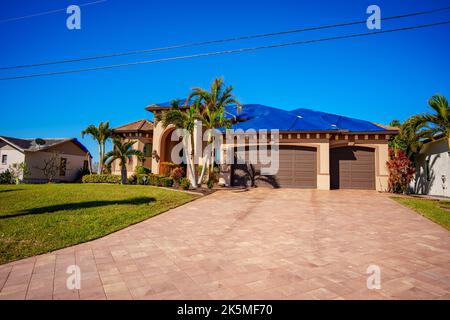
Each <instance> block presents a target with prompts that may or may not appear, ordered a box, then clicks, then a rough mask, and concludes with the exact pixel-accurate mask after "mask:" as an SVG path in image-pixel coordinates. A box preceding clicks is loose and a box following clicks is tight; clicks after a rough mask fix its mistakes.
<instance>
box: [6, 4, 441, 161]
mask: <svg viewBox="0 0 450 320" xmlns="http://www.w3.org/2000/svg"><path fill="white" fill-rule="evenodd" d="M90 1H92V0H72V1H63V0H53V1H51V0H40V1H33V0H28V1H26V0H2V1H1V2H0V20H4V19H8V18H14V17H19V16H24V15H28V14H33V13H37V12H43V11H48V10H53V9H61V8H65V7H67V6H68V5H70V4H81V3H86V2H90ZM370 4H377V5H379V6H380V7H381V11H382V17H383V16H390V15H396V14H401V13H408V12H414V11H420V10H425V9H430V8H438V7H445V6H449V5H450V2H449V1H437V0H436V1H427V2H425V1H423V0H417V1H407V0H402V1H400V0H399V1H392V0H390V1H322V0H317V1H282V0H278V1H263V0H258V1H256V0H249V1H234V0H229V1H226V2H223V1H220V2H217V1H214V2H212V1H195V0H191V1H181V0H176V1H124V0H107V1H106V2H104V3H100V4H95V5H90V6H85V7H82V8H81V13H82V20H81V26H82V29H81V30H68V29H67V28H66V17H67V14H66V13H65V12H58V13H53V14H48V15H44V16H38V17H34V18H28V19H22V20H17V21H11V22H4V23H0V41H1V50H0V65H1V66H9V65H17V64H24V63H36V62H43V61H48V60H59V59H66V58H73V57H85V56H91V55H97V54H105V53H110V52H116V51H128V50H135V49H145V48H152V47H159V46H165V45H171V44H178V43H184V42H192V41H201V40H210V39H218V38H224V37H229V36H238V35H246V34H256V33H264V32H272V31H282V30H287V29H292V28H301V27H308V26H316V25H324V24H332V23H339V22H345V21H353V20H363V19H366V17H367V16H368V15H367V14H366V8H367V6H368V5H370ZM444 20H450V11H448V12H445V13H439V14H434V15H429V16H419V17H413V18H406V19H401V20H398V21H385V22H382V29H389V28H397V27H400V26H407V25H414V24H422V23H429V22H435V21H444ZM367 31H368V30H367V28H366V26H365V25H358V26H353V27H345V28H339V29H335V30H322V31H314V32H306V33H302V34H296V35H295V34H294V35H289V36H282V37H277V38H273V39H259V40H252V41H242V42H235V43H228V44H221V45H210V46H205V47H196V48H189V49H183V50H171V51H166V52H159V53H147V54H139V55H134V56H128V57H120V58H115V59H105V60H97V61H89V62H83V63H74V64H66V65H59V66H54V67H52V68H51V70H63V69H68V68H79V67H89V66H96V65H105V64H116V63H122V62H127V61H138V60H149V59H154V58H160V57H167V56H176V55H183V54H190V53H196V52H208V51H217V50H223V49H228V48H231V49H232V48H239V47H246V46H253V45H259V44H270V43H278V42H286V41H299V40H307V39H314V38H318V37H328V36H334V35H338V34H346V33H360V32H367ZM449 34H450V25H446V26H439V27H434V28H428V29H422V30H413V31H405V32H397V33H392V34H384V35H379V36H373V37H365V38H354V39H347V40H339V41H333V42H323V43H317V44H308V45H301V46H292V47H285V48H277V49H270V50H263V51H257V52H252V53H239V54H232V55H225V56H216V57H207V58H197V59H192V60H183V61H171V62H165V63H160V64H151V65H141V66H131V67H127V68H120V69H112V70H103V71H95V72H86V73H77V74H69V75H61V76H53V77H40V78H31V79H19V80H10V81H0V109H1V113H0V114H1V118H2V121H1V127H0V135H7V136H17V137H77V138H79V139H80V141H82V142H83V143H84V144H85V145H86V146H87V147H88V148H89V149H90V150H91V151H92V152H93V154H94V155H96V150H97V148H96V145H95V143H94V142H92V141H91V140H90V139H89V138H85V139H82V140H81V137H80V131H81V130H82V129H83V128H84V127H86V126H87V125H88V124H91V123H93V124H97V123H98V122H100V121H105V120H109V121H110V123H111V125H112V126H119V125H121V124H124V123H127V122H131V121H134V120H138V119H141V118H150V119H151V116H150V114H149V113H148V112H147V111H145V110H144V107H145V106H147V105H149V104H151V103H155V102H163V101H167V100H171V99H173V98H177V97H184V96H186V94H187V93H188V92H189V89H190V88H192V87H193V86H204V87H206V86H208V85H209V83H210V82H211V80H212V79H213V78H214V77H216V76H224V77H225V80H226V82H227V84H232V85H233V86H234V87H235V93H236V95H237V96H238V98H239V99H240V100H241V101H242V102H243V103H260V104H265V105H269V106H273V107H279V108H284V109H295V108H300V107H304V108H313V109H317V110H321V111H325V112H332V113H337V114H342V115H347V116H351V117H356V118H361V119H366V120H371V121H375V122H380V123H388V122H389V121H390V120H391V119H394V118H399V119H401V120H404V119H405V118H407V117H408V116H409V115H411V114H414V113H420V112H425V111H427V110H428V108H427V104H426V101H427V99H428V97H430V96H431V95H432V94H434V93H436V92H440V93H442V94H444V95H446V96H447V97H450V78H449V71H450V59H448V56H449V52H450V41H449ZM45 71H50V68H49V67H39V68H33V69H24V70H14V71H13V70H0V76H2V77H5V76H10V75H16V74H22V73H30V72H31V73H35V72H45Z"/></svg>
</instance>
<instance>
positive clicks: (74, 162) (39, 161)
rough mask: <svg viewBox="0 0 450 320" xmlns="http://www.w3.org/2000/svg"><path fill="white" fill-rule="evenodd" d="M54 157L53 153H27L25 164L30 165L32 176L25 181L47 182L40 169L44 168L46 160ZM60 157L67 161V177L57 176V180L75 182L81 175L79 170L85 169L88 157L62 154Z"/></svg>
mask: <svg viewBox="0 0 450 320" xmlns="http://www.w3.org/2000/svg"><path fill="white" fill-rule="evenodd" d="M52 155H53V153H51V152H44V151H40V152H25V162H26V164H27V165H28V168H29V169H30V172H31V174H30V176H28V177H26V178H25V181H27V182H38V183H40V182H46V177H45V176H44V174H43V173H42V170H39V168H42V167H43V166H44V160H48V159H50V158H51V157H52ZM60 157H61V158H66V159H67V164H66V175H65V176H59V174H58V175H56V177H55V180H56V181H65V182H69V181H74V180H75V179H76V178H77V177H78V175H79V170H80V169H81V168H83V164H84V161H85V160H86V156H80V155H71V154H64V153H62V154H60ZM58 165H59V164H58Z"/></svg>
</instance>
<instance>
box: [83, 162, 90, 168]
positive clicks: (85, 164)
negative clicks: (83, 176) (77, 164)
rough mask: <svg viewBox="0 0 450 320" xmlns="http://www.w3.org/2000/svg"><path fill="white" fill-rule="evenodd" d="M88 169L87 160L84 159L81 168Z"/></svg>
mask: <svg viewBox="0 0 450 320" xmlns="http://www.w3.org/2000/svg"><path fill="white" fill-rule="evenodd" d="M88 169H89V161H87V160H84V162H83V170H88Z"/></svg>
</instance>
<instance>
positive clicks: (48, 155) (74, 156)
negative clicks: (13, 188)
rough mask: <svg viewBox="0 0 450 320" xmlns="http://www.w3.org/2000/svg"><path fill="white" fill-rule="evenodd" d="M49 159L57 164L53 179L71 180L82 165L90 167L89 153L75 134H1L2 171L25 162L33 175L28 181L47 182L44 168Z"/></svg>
mask: <svg viewBox="0 0 450 320" xmlns="http://www.w3.org/2000/svg"><path fill="white" fill-rule="evenodd" d="M50 159H53V160H52V163H54V164H55V166H56V167H57V174H56V176H55V177H54V179H53V181H56V182H70V181H74V180H76V179H77V178H78V177H79V174H80V170H81V169H82V168H88V166H89V163H90V161H89V160H90V154H89V151H88V150H87V149H86V147H85V146H83V145H82V144H81V143H80V142H79V141H78V140H77V139H76V138H61V139H54V138H50V139H20V138H12V137H4V136H0V172H3V171H5V170H7V169H8V168H9V166H10V165H11V164H13V163H21V162H25V163H26V164H27V166H28V169H29V170H30V175H28V176H26V177H25V178H24V181H25V182H28V183H43V182H47V181H48V179H47V177H46V176H45V174H44V171H43V168H44V167H45V164H46V163H49V161H50ZM22 178H23V177H21V179H22Z"/></svg>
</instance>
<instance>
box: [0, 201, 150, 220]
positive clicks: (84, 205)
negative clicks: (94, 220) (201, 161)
mask: <svg viewBox="0 0 450 320" xmlns="http://www.w3.org/2000/svg"><path fill="white" fill-rule="evenodd" d="M155 201H156V199H155V198H153V197H137V198H131V199H125V200H102V201H86V202H76V203H65V204H57V205H53V206H46V207H39V208H33V209H28V210H22V211H19V212H17V213H14V214H10V215H5V216H0V220H1V219H9V218H16V217H22V216H28V215H34V214H43V213H53V212H56V211H64V210H78V209H88V208H96V207H103V206H110V205H121V204H131V205H140V204H147V203H151V202H155Z"/></svg>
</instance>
